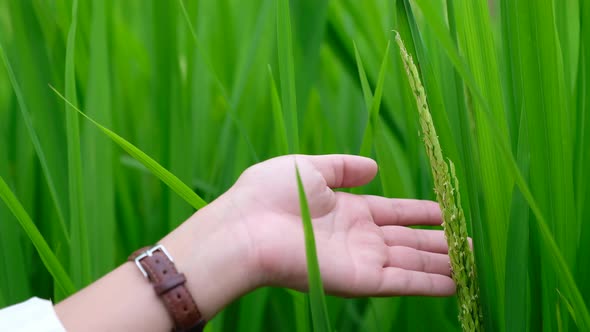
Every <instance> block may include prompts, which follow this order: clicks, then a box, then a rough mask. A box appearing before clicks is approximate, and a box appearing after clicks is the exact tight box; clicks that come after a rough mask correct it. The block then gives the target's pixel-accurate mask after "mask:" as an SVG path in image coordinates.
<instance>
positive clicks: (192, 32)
mask: <svg viewBox="0 0 590 332" xmlns="http://www.w3.org/2000/svg"><path fill="white" fill-rule="evenodd" d="M396 33H399V36H400V37H401V40H403V42H404V44H405V47H406V48H407V51H408V54H409V55H410V56H411V57H412V58H413V62H414V63H415V64H416V66H417V68H418V75H419V78H420V79H421V82H422V84H423V86H424V93H425V95H426V96H427V97H426V98H427V100H428V107H429V110H430V113H431V115H432V123H433V124H434V127H435V128H436V135H437V136H438V140H439V141H440V146H441V148H442V150H443V151H444V159H445V160H451V161H452V163H453V164H454V168H455V170H456V175H457V179H458V182H459V183H460V192H459V193H460V196H459V195H457V197H460V199H459V200H460V202H459V203H460V205H461V206H462V208H463V211H464V214H465V219H466V221H467V231H468V233H469V236H470V237H472V239H473V247H474V253H475V264H476V270H477V279H478V280H477V282H478V283H479V288H480V295H479V297H478V300H479V302H480V303H481V309H482V313H483V314H482V323H483V327H482V328H481V329H477V330H478V331H483V330H485V331H566V332H567V331H590V311H589V309H588V308H589V306H590V223H589V222H590V54H588V53H590V2H589V1H588V0H570V1H558V0H366V1H357V0H332V1H327V0H243V1H238V0H217V1H204V0H194V1H190V0H168V1H164V0H124V1H116V0H87V1H78V0H0V58H1V60H0V198H1V201H2V202H0V308H2V307H5V306H8V305H10V304H14V303H17V302H20V301H24V300H26V299H28V298H30V297H31V296H38V297H42V298H51V299H52V300H53V301H54V302H57V301H59V300H61V299H63V298H65V297H66V296H68V295H69V294H71V293H72V292H75V291H76V290H78V289H81V288H82V287H84V286H85V285H88V284H89V283H91V282H92V281H94V280H96V279H98V278H99V277H101V276H102V275H104V274H105V273H107V272H108V271H110V270H112V269H113V268H115V267H116V266H118V265H120V264H122V263H123V262H124V261H125V260H126V257H127V256H128V255H129V254H130V253H131V252H133V251H134V250H135V249H137V248H139V247H142V246H145V245H148V244H152V243H155V242H156V241H158V240H159V239H161V238H162V237H163V236H164V235H165V234H167V233H168V232H169V231H171V230H172V229H174V228H175V227H176V226H178V225H179V224H180V223H182V222H183V221H184V220H186V219H187V218H188V217H189V216H190V215H191V214H192V213H193V212H194V211H195V209H196V208H198V207H200V206H202V205H203V204H204V202H209V201H212V200H214V199H215V198H216V197H217V196H219V195H221V194H222V193H223V192H224V191H225V190H227V189H228V188H229V187H230V186H231V185H232V184H233V183H234V181H235V180H236V179H237V178H238V176H239V175H240V174H241V172H242V171H243V170H245V169H246V168H247V167H248V166H250V165H252V164H255V163H257V162H260V161H263V160H266V159H268V158H271V157H274V156H278V155H283V154H289V153H304V154H326V153H347V154H360V155H365V156H369V157H372V158H374V159H375V160H376V161H377V162H378V164H379V173H378V175H377V177H376V179H375V180H374V181H373V182H372V183H370V184H369V185H366V186H364V187H362V188H358V189H352V192H354V193H367V194H374V195H383V196H387V197H400V198H420V199H432V200H435V199H436V196H435V192H434V190H433V188H434V186H435V180H434V179H433V176H432V173H431V169H430V163H429V159H428V155H427V153H426V150H425V147H424V144H423V143H424V140H425V139H424V140H423V137H424V136H423V135H422V133H421V122H420V116H419V114H420V112H419V109H418V107H420V106H417V105H421V104H420V101H418V104H417V103H416V99H415V94H416V93H417V91H416V89H415V88H413V85H411V84H412V82H413V81H412V79H411V76H410V80H409V76H408V75H407V72H406V70H405V68H404V62H403V60H402V59H403V58H402V57H401V56H400V47H399V45H398V44H397V43H396V42H395V38H396ZM60 95H61V96H60ZM62 96H63V98H62ZM64 99H66V100H67V101H68V102H65V101H64ZM74 106H75V107H74ZM76 108H78V109H80V110H81V112H83V113H84V114H85V115H86V116H87V117H88V118H86V117H84V116H82V115H80V114H78V111H77V110H76ZM164 169H165V170H167V171H169V172H167V171H165V170H164ZM303 197H305V196H303ZM302 205H304V204H302ZM308 221H309V220H304V222H308ZM302 225H303V224H302ZM307 226H309V225H307ZM302 227H303V226H302ZM310 229H311V228H310ZM307 240H308V241H307V243H308V244H309V243H313V241H309V240H310V238H309V234H308V238H307ZM307 252H308V253H310V252H311V255H312V256H314V253H315V251H310V250H308V251H307ZM308 258H309V257H308ZM312 258H313V257H312ZM315 278H316V279H317V275H316V276H315ZM316 281H318V284H317V285H318V286H319V285H320V284H319V279H317V280H316ZM318 290H319V292H320V293H317V291H318ZM312 291H314V289H312ZM314 292H316V293H314V296H308V295H307V294H306V295H302V294H300V293H297V292H295V291H292V290H287V289H281V288H262V289H259V290H256V291H255V292H252V293H250V294H247V295H246V296H244V297H242V298H241V299H239V300H238V301H236V302H234V303H233V304H231V305H230V306H229V307H227V308H226V309H225V310H224V311H222V312H221V313H220V314H219V315H218V316H216V317H215V318H214V319H213V320H212V321H211V322H210V323H209V324H208V326H207V328H206V331H211V332H213V331H297V332H303V331H310V330H315V331H319V330H327V326H328V325H329V326H330V329H331V330H332V331H338V332H348V331H461V329H462V328H461V324H460V322H459V321H458V319H457V317H458V315H459V311H458V310H459V308H458V305H457V298H456V297H451V298H426V297H394V298H357V299H343V298H338V297H332V296H327V297H326V298H325V301H326V304H327V305H326V308H327V310H326V311H322V310H320V311H317V310H313V309H314V308H317V305H318V303H319V302H318V300H317V299H318V298H320V299H321V298H323V296H322V294H321V287H318V288H315V291H314ZM310 308H311V309H310ZM318 314H319V315H321V317H320V318H323V319H324V321H325V322H327V323H326V324H324V328H323V329H322V328H318V324H316V322H317V321H318V320H317V319H318V316H317V315H318ZM320 325H321V324H320ZM1 329H2V327H1V326H0V330H1Z"/></svg>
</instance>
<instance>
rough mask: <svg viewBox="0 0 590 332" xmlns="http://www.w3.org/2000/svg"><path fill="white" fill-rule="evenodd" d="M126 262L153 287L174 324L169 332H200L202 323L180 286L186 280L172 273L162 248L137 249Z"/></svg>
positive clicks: (173, 268) (190, 299)
mask: <svg viewBox="0 0 590 332" xmlns="http://www.w3.org/2000/svg"><path fill="white" fill-rule="evenodd" d="M129 261H133V262H135V263H136V264H137V266H138V267H139V269H140V270H141V272H142V273H143V274H144V276H146V277H147V278H148V279H149V280H150V282H151V283H152V285H153V286H154V290H155V291H156V294H158V296H159V297H160V298H161V299H162V301H163V302H164V305H165V306H166V309H167V310H168V313H170V316H171V317H172V319H173V320H174V326H175V328H174V330H173V331H178V332H180V331H183V332H184V331H187V332H188V331H190V332H193V331H194V332H196V331H202V330H203V328H204V326H205V320H204V319H202V317H201V313H200V312H199V309H198V308H197V305H196V304H195V301H194V300H193V297H192V296H191V294H190V292H189V291H188V289H187V288H186V287H185V285H184V284H185V282H186V278H185V276H184V274H183V273H179V272H178V271H177V270H176V267H175V266H174V262H173V261H172V258H171V257H170V255H169V254H168V252H167V251H166V249H165V248H164V247H163V246H161V245H158V246H155V247H153V248H150V247H145V248H141V249H139V250H137V251H135V252H134V253H133V254H131V256H129Z"/></svg>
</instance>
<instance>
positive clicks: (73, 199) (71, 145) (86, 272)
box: [65, 0, 92, 287]
mask: <svg viewBox="0 0 590 332" xmlns="http://www.w3.org/2000/svg"><path fill="white" fill-rule="evenodd" d="M77 22H78V1H77V0H74V2H73V5H72V23H71V25H70V30H69V32H68V41H67V47H66V73H65V75H66V98H67V99H69V100H71V101H72V104H69V105H66V113H65V116H66V134H67V150H68V185H69V193H70V194H69V198H70V230H71V233H72V250H71V251H70V254H71V255H70V264H71V265H70V269H71V273H72V278H73V279H74V282H75V284H76V286H78V287H83V286H86V285H88V284H89V283H90V281H91V277H90V269H91V267H90V262H91V261H92V260H91V259H90V247H89V243H88V229H87V225H86V217H85V213H84V190H83V183H82V156H81V153H80V126H79V123H78V116H76V114H75V113H74V112H70V110H71V108H70V107H75V105H76V104H78V97H77V92H76V72H75V62H74V61H75V49H76V29H77Z"/></svg>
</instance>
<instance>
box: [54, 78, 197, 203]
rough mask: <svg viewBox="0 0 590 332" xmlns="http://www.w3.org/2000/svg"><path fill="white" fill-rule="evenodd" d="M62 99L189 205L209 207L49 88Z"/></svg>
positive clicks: (162, 170) (125, 142) (183, 185)
mask: <svg viewBox="0 0 590 332" xmlns="http://www.w3.org/2000/svg"><path fill="white" fill-rule="evenodd" d="M49 87H50V88H51V89H52V90H53V91H54V92H55V93H56V94H57V95H58V96H59V97H60V98H61V99H63V100H64V101H65V102H66V103H67V104H68V105H70V106H71V107H72V109H74V110H76V112H78V113H79V114H80V115H82V116H83V117H85V118H86V119H87V120H88V121H90V122H92V123H93V124H94V125H95V126H97V127H98V129H100V130H101V131H102V132H103V133H104V134H105V135H107V136H108V137H109V138H110V139H112V140H113V142H115V143H117V145H119V146H120V147H121V148H122V149H123V150H125V151H126V152H127V153H129V154H130V155H131V156H132V157H133V158H135V159H136V160H137V161H139V162H140V163H142V164H143V165H144V166H145V167H146V168H147V169H148V170H149V171H150V172H151V173H152V174H153V175H155V176H156V177H157V178H158V179H160V180H162V182H164V183H165V184H166V185H168V187H170V189H172V190H173V191H174V192H176V193H177V194H178V196H180V197H181V198H182V199H184V200H185V201H186V202H187V203H189V204H190V205H191V206H192V207H194V208H195V209H197V210H198V209H200V208H202V207H203V206H205V205H207V203H206V202H205V200H203V199H202V198H201V197H199V195H197V194H196V193H195V192H194V191H193V190H192V189H191V188H190V187H189V186H187V185H186V184H184V183H183V182H182V181H180V179H178V178H177V177H176V176H175V175H174V174H172V173H170V171H168V170H167V169H165V168H164V167H162V165H160V164H158V162H156V161H155V160H153V159H152V158H151V157H150V156H148V155H147V154H145V153H144V152H143V151H141V150H140V149H138V148H137V147H136V146H135V145H133V144H131V143H129V142H128V141H126V140H125V139H124V138H123V137H121V136H119V135H117V134H115V133H114V132H113V131H111V130H110V129H108V128H106V127H104V126H102V125H101V124H100V123H98V122H96V121H94V120H93V119H92V118H90V117H89V116H88V115H86V114H84V112H82V111H81V110H80V109H78V108H77V107H76V106H74V105H73V104H72V103H70V101H69V100H67V99H66V98H65V97H64V96H63V95H62V94H61V93H59V91H57V90H56V89H55V88H54V87H52V86H49Z"/></svg>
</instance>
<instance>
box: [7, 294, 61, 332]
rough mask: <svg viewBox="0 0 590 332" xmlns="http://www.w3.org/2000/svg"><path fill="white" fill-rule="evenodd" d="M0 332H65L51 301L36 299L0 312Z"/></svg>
mask: <svg viewBox="0 0 590 332" xmlns="http://www.w3.org/2000/svg"><path fill="white" fill-rule="evenodd" d="M0 331H14V332H29V331H41V332H65V331H66V330H65V329H64V327H63V325H62V324H61V322H60V321H59V319H58V318H57V315H56V313H55V310H54V309H53V304H52V303H51V301H48V300H43V299H40V298H38V297H33V298H30V299H29V300H27V301H25V302H22V303H19V304H15V305H13V306H10V307H6V308H4V309H2V310H0Z"/></svg>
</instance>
